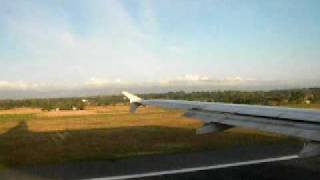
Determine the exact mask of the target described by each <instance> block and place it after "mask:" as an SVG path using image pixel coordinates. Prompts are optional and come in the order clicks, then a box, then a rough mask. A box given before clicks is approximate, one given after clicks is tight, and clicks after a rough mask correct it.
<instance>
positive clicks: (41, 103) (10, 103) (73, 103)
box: [0, 96, 125, 111]
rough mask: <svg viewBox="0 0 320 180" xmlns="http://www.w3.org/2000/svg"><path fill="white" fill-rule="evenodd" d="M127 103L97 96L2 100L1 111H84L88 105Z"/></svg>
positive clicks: (118, 98) (117, 97) (112, 97)
mask: <svg viewBox="0 0 320 180" xmlns="http://www.w3.org/2000/svg"><path fill="white" fill-rule="evenodd" d="M120 102H125V101H124V99H123V97H122V96H97V97H87V98H48V99H24V100H0V109H2V110H4V109H13V108H23V107H28V108H41V109H42V110H47V111H50V110H56V109H59V110H83V109H85V108H86V106H88V105H95V106H102V105H115V104H117V103H120Z"/></svg>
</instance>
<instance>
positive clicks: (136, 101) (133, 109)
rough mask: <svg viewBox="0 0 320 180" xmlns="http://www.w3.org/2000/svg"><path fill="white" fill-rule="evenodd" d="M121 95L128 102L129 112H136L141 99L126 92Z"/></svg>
mask: <svg viewBox="0 0 320 180" xmlns="http://www.w3.org/2000/svg"><path fill="white" fill-rule="evenodd" d="M122 94H123V95H124V96H125V97H127V98H128V99H129V101H130V112H132V113H133V112H136V110H137V108H138V107H139V106H140V105H141V102H142V100H143V99H142V98H140V97H138V96H136V95H133V94H131V93H128V92H126V91H122Z"/></svg>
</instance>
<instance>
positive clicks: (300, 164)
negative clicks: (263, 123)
mask: <svg viewBox="0 0 320 180" xmlns="http://www.w3.org/2000/svg"><path fill="white" fill-rule="evenodd" d="M300 148H301V146H300V145H282V144H281V145H271V146H260V147H254V148H253V147H246V148H243V147H242V148H237V149H226V150H219V151H208V152H195V153H184V154H174V155H153V156H144V157H140V158H131V159H124V160H118V161H90V162H78V163H68V164H60V165H50V166H33V167H23V168H18V169H10V170H5V171H2V172H0V179H90V178H103V177H111V176H121V175H129V174H140V173H147V172H155V171H164V170H175V169H182V168H193V167H199V166H202V167H203V166H212V165H217V164H226V163H232V162H240V161H248V160H254V159H263V158H269V157H280V156H286V155H291V154H296V153H297V152H298V151H299V150H300ZM319 172H320V158H314V159H297V160H291V161H286V162H277V163H266V164H259V165H251V166H244V167H233V168H227V169H218V170H209V171H199V172H192V173H185V174H177V175H164V176H158V177H151V178H144V179H213V178H215V179H227V180H228V179H257V178H258V179H277V178H278V179H294V178H296V179H320V174H319Z"/></svg>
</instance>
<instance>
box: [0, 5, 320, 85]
mask: <svg viewBox="0 0 320 180" xmlns="http://www.w3.org/2000/svg"><path fill="white" fill-rule="evenodd" d="M319 58H320V1H318V0H304V1H300V0H269V1H262V0H210V1H207V0H199V1H194V0H176V1H169V0H161V1H160V0H158V1H152V0H149V1H137V0H123V1H120V0H101V1H99V0H86V1H85V0H73V1H72V0H68V1H63V0H55V1H51V0H50V1H49V0H48V1H45V0H1V6H0V64H1V67H2V68H1V72H0V87H2V88H15V87H17V88H28V87H32V88H38V87H43V86H46V87H48V86H59V87H62V86H81V85H105V84H115V83H118V84H119V83H123V84H126V83H145V82H148V83H151V82H152V83H168V82H176V81H193V82H194V81H208V80H221V81H247V80H248V81H253V80H254V81H283V82H288V81H290V82H292V83H295V82H303V81H305V80H318V79H319V77H320V71H319V68H320V59H319Z"/></svg>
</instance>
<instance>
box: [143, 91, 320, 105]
mask: <svg viewBox="0 0 320 180" xmlns="http://www.w3.org/2000/svg"><path fill="white" fill-rule="evenodd" d="M142 96H143V97H144V98H146V99H149V98H151V99H184V100H192V101H207V102H226V103H235V104H260V105H273V106H275V105H286V104H304V103H320V88H310V89H294V90H274V91H214V92H192V93H185V92H184V91H179V92H169V93H166V94H147V95H142Z"/></svg>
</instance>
